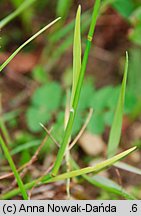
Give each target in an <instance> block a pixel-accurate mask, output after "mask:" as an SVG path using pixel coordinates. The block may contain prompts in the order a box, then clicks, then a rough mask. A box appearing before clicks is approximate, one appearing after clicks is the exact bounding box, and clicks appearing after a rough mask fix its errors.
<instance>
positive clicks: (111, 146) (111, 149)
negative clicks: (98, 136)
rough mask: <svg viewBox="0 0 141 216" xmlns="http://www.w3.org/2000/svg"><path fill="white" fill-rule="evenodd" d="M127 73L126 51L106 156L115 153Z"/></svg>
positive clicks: (120, 125) (118, 139)
mask: <svg viewBox="0 0 141 216" xmlns="http://www.w3.org/2000/svg"><path fill="white" fill-rule="evenodd" d="M127 73H128V53H127V52H126V63H125V70H124V77H123V81H122V86H121V90H120V95H119V99H118V103H117V107H116V111H115V115H114V120H113V123H112V127H111V131H110V137H109V141H108V152H107V155H108V158H110V157H112V156H113V155H115V153H116V151H117V148H118V145H119V142H120V136H121V129H122V117H123V110H124V100H125V90H126V82H127Z"/></svg>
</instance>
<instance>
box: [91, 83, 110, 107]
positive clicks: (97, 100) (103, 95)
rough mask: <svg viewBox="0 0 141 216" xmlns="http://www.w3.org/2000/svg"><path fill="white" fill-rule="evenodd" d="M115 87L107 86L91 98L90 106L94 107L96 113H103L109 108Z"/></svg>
mask: <svg viewBox="0 0 141 216" xmlns="http://www.w3.org/2000/svg"><path fill="white" fill-rule="evenodd" d="M113 92H114V87H112V86H106V87H103V88H101V89H100V90H97V91H96V92H95V94H94V95H93V97H92V98H91V104H90V106H91V107H93V109H94V110H95V111H101V110H103V109H104V108H106V107H107V106H108V103H109V100H111V96H112V95H113Z"/></svg>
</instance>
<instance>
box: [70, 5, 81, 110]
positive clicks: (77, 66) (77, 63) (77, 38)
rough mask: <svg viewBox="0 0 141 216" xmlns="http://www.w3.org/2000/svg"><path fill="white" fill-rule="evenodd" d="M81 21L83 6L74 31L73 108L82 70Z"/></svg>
mask: <svg viewBox="0 0 141 216" xmlns="http://www.w3.org/2000/svg"><path fill="white" fill-rule="evenodd" d="M80 19H81V6H80V5H79V7H78V10H77V14H76V21H75V30H74V42H73V83H72V93H71V106H72V102H73V100H74V95H75V92H76V87H77V83H78V79H79V76H80V70H81V28H80Z"/></svg>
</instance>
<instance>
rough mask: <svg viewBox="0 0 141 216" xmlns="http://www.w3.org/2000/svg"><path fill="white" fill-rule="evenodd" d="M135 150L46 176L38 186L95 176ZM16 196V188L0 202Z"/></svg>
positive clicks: (0, 197) (136, 147)
mask: <svg viewBox="0 0 141 216" xmlns="http://www.w3.org/2000/svg"><path fill="white" fill-rule="evenodd" d="M137 149H138V146H135V147H132V148H130V149H128V150H126V151H124V152H122V153H120V154H118V155H116V156H114V157H112V158H110V159H107V160H105V161H103V162H101V163H99V164H97V165H96V166H94V167H86V168H83V169H78V170H75V171H71V172H68V173H64V174H61V175H58V176H56V177H53V176H51V175H48V174H47V175H46V176H44V177H42V179H41V181H40V184H45V183H51V182H56V181H61V180H65V179H68V178H73V177H77V176H81V175H85V174H88V173H93V174H97V173H99V172H101V171H103V170H105V169H107V168H109V167H110V166H112V165H113V164H114V163H116V162H117V161H119V160H122V159H123V158H124V157H126V156H127V155H129V154H131V153H132V152H134V151H135V150H137ZM39 179H40V178H39ZM37 180H38V179H37ZM37 180H34V181H32V182H30V183H28V184H25V189H26V190H28V189H30V188H32V187H33V186H35V183H36V182H37ZM36 186H37V185H36ZM18 194H20V190H19V189H18V188H17V189H14V190H12V191H10V192H8V193H5V194H2V195H0V200H2V199H10V198H11V197H14V196H16V195H18Z"/></svg>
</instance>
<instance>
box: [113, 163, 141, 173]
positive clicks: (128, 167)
mask: <svg viewBox="0 0 141 216" xmlns="http://www.w3.org/2000/svg"><path fill="white" fill-rule="evenodd" d="M114 166H115V167H117V168H119V169H122V170H126V171H128V172H131V173H134V174H137V175H141V170H140V169H138V168H136V167H134V166H131V165H129V164H127V163H124V162H118V163H116V164H115V165H114Z"/></svg>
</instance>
